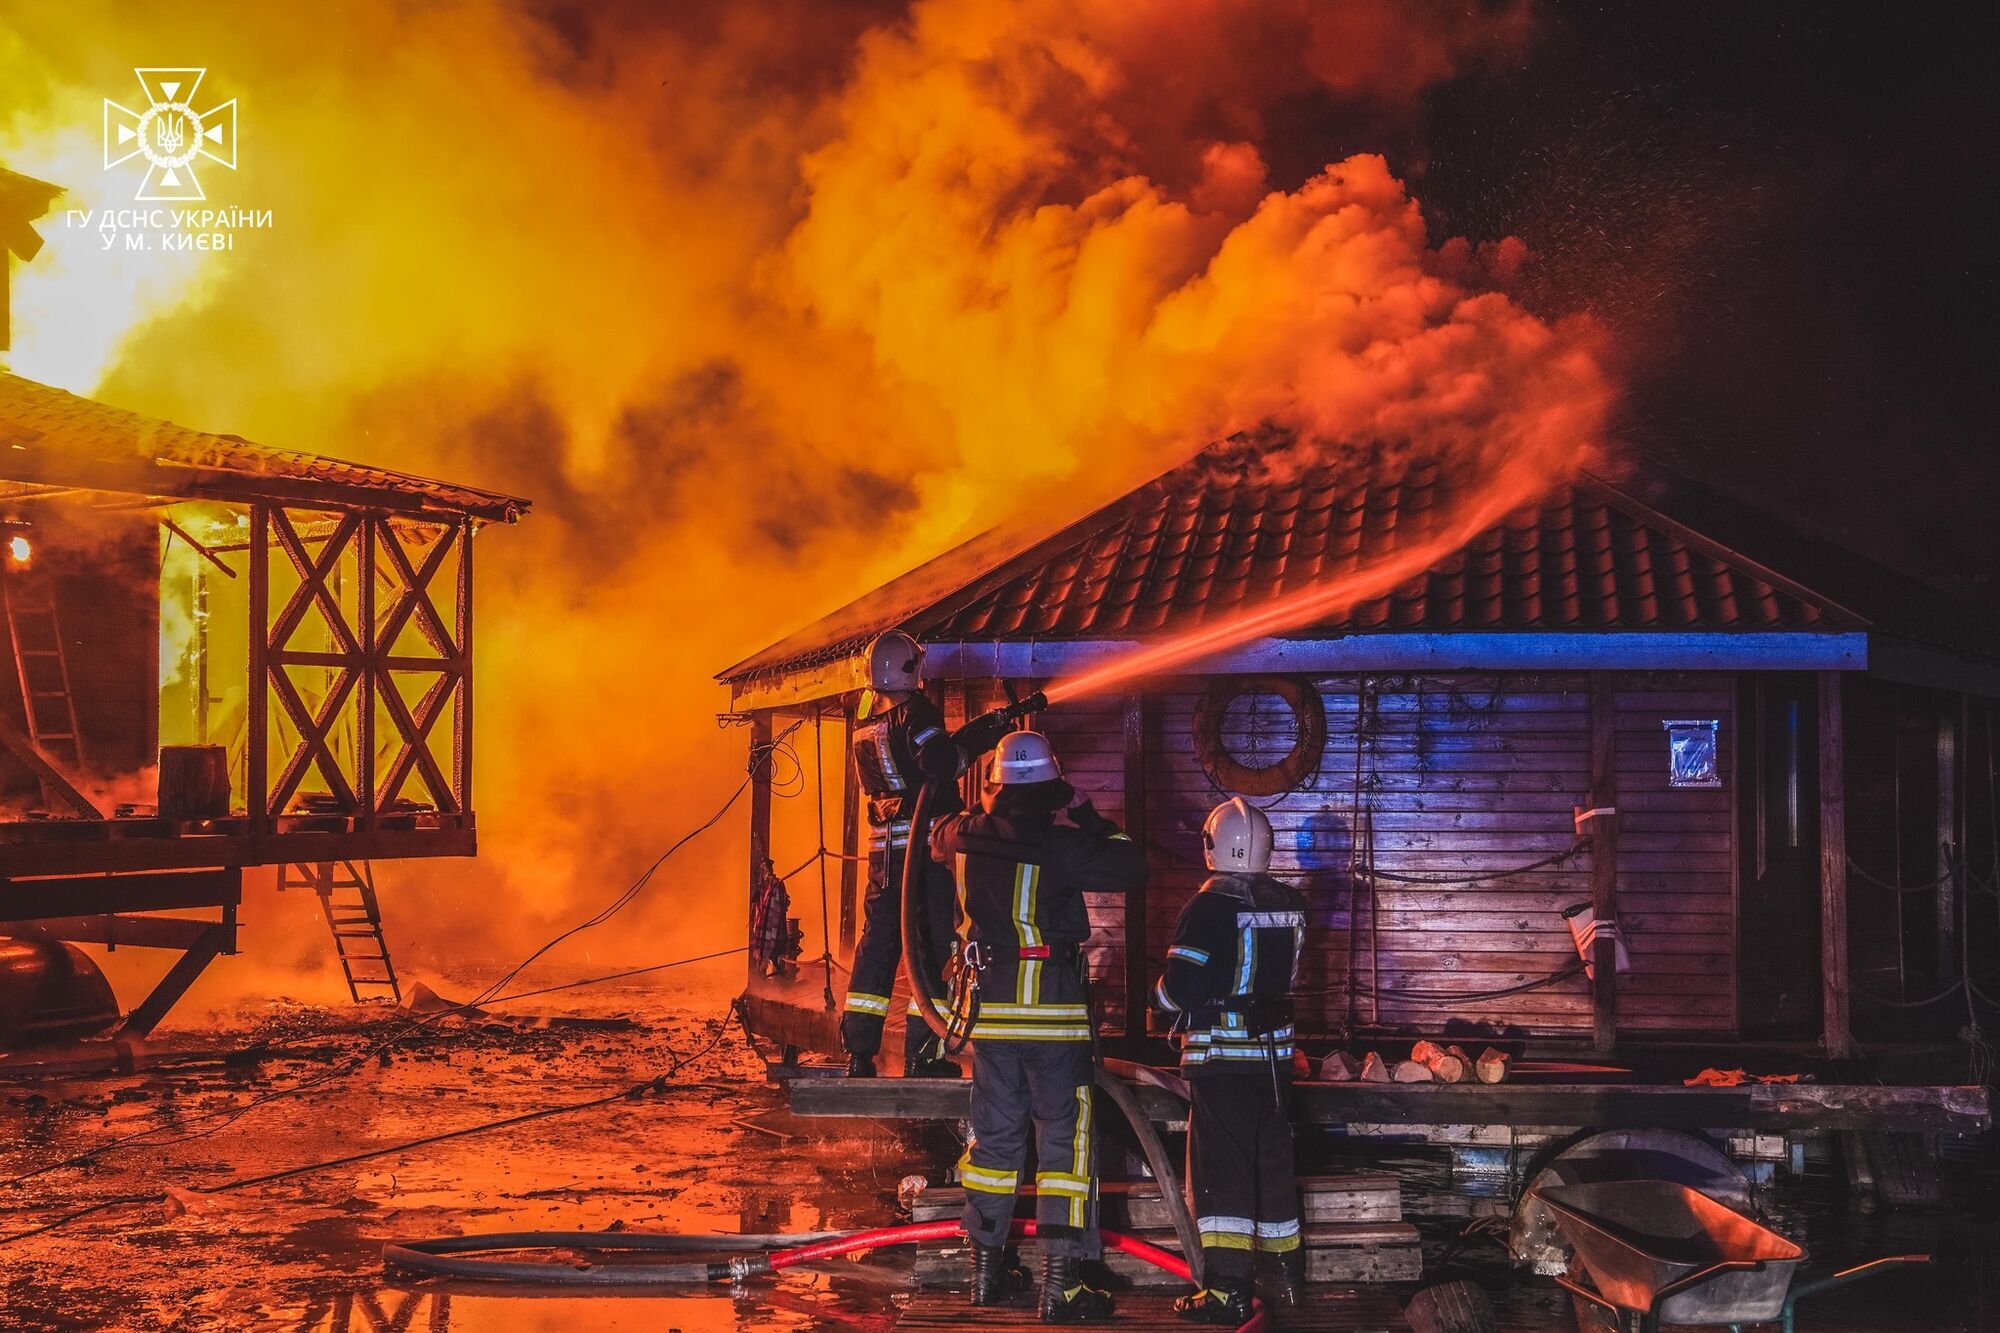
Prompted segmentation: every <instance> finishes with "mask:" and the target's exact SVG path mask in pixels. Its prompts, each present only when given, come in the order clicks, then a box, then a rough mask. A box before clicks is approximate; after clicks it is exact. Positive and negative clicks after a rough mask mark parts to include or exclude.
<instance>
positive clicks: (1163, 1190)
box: [902, 695, 1201, 1284]
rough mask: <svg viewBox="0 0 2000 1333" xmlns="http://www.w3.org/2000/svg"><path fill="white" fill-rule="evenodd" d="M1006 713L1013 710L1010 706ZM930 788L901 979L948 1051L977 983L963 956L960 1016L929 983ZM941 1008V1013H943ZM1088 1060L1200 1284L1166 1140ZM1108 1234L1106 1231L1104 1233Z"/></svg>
mask: <svg viewBox="0 0 2000 1333" xmlns="http://www.w3.org/2000/svg"><path fill="white" fill-rule="evenodd" d="M1039 698H1040V696H1039V695H1037V696H1031V697H1030V698H1028V699H1025V700H1023V701H1022V703H1021V704H1016V705H1014V708H1022V709H1023V711H1024V712H1025V711H1026V710H1025V708H1023V705H1030V704H1034V703H1035V702H1036V701H1037V700H1038V699H1039ZM1008 711H1009V712H1012V711H1013V709H1009V710H1008ZM933 791H934V788H933V786H932V784H931V783H929V782H926V783H924V784H923V785H922V786H920V787H919V788H918V789H917V800H916V804H915V806H914V807H912V809H911V811H910V841H909V845H908V846H907V847H906V848H905V849H904V852H903V885H902V888H903V893H902V898H903V903H902V906H903V920H902V927H903V979H904V980H905V981H906V982H908V983H909V987H910V995H911V996H912V998H913V999H914V1001H915V1003H916V1006H917V1012H918V1013H919V1014H920V1015H921V1016H922V1018H923V1020H924V1025H925V1026H926V1027H928V1028H929V1029H930V1030H931V1031H932V1032H933V1033H935V1034H936V1035H937V1038H938V1040H939V1041H940V1042H941V1043H945V1044H946V1049H947V1051H950V1050H955V1049H956V1048H955V1047H953V1046H951V1045H950V1043H952V1042H953V1041H957V1042H959V1044H960V1045H963V1044H964V1041H966V1040H968V1039H970V1037H971V1034H972V1028H973V1023H974V1021H975V1019H976V1017H977V1012H978V986H977V982H976V979H971V980H967V979H966V978H965V974H966V973H968V972H970V971H971V970H972V969H971V968H970V967H969V966H968V965H967V964H966V963H965V961H964V960H963V959H961V961H960V978H961V981H960V984H959V985H957V986H956V987H954V989H955V990H957V991H958V993H959V998H963V999H966V1000H967V1003H968V1009H969V1012H966V1013H964V1014H961V1013H959V1011H958V1009H957V1008H956V1006H955V1005H953V1004H949V1003H947V1002H946V999H945V997H944V996H941V995H939V994H938V993H937V989H936V988H935V987H934V986H933V985H932V984H931V978H932V977H934V976H936V975H938V972H937V970H936V969H935V968H934V967H933V966H932V960H931V958H930V955H929V951H928V949H927V948H926V947H925V946H926V942H927V940H928V939H929V935H928V933H927V932H926V931H925V929H924V925H925V922H924V916H923V913H924V895H923V869H922V868H923V865H924V863H925V862H926V861H928V860H929V859H930V806H931V796H932V793H933ZM968 997H969V998H968ZM940 1010H943V1011H944V1012H943V1013H942V1014H941V1013H940ZM1095 1031H1096V1025H1095V1020H1093V1022H1092V1033H1093V1035H1094V1034H1095ZM961 1033H962V1034H963V1035H962V1036H961V1035H960V1034H961ZM1091 1053H1092V1055H1093V1056H1095V1055H1096V1046H1095V1042H1094V1040H1093V1044H1092V1048H1091ZM1092 1064H1093V1067H1094V1069H1095V1070H1096V1073H1095V1082H1096V1085H1097V1087H1098V1089H1099V1090H1100V1091H1102V1092H1103V1093H1104V1095H1105V1097H1106V1098H1107V1099H1109V1100H1110V1102H1111V1104H1112V1105H1113V1106H1115V1107H1117V1108H1118V1111H1119V1114H1121V1115H1123V1116H1124V1117H1125V1123H1126V1124H1127V1125H1128V1126H1129V1127H1130V1128H1131V1130H1132V1137H1133V1138H1134V1139H1136V1140H1137V1141H1138V1144H1139V1152H1140V1155H1141V1156H1142V1157H1144V1158H1145V1160H1146V1169H1147V1170H1148V1171H1150V1172H1151V1173H1152V1176H1153V1179H1154V1180H1156V1181H1158V1182H1159V1183H1160V1199H1161V1202H1162V1203H1164V1204H1165V1205H1166V1209H1167V1216H1168V1217H1169V1218H1170V1219H1172V1221H1173V1224H1174V1235H1175V1237H1176V1238H1177V1239H1178V1240H1179V1241H1180V1244H1181V1253H1182V1254H1185V1255H1187V1256H1188V1266H1190V1267H1191V1268H1192V1271H1193V1280H1194V1281H1195V1282H1196V1283H1197V1284H1199V1283H1200V1281H1201V1233H1200V1232H1199V1231H1198V1230H1196V1228H1195V1224H1194V1215H1193V1213H1192V1212H1190V1211H1189V1209H1188V1204H1187V1200H1186V1199H1185V1198H1184V1197H1182V1195H1181V1192H1180V1190H1179V1189H1178V1188H1176V1185H1177V1183H1178V1179H1179V1178H1178V1177H1177V1176H1176V1175H1175V1174H1174V1169H1173V1163H1172V1160H1171V1159H1170V1158H1168V1156H1167V1149H1166V1144H1165V1143H1163V1142H1162V1141H1161V1139H1160V1135H1159V1131H1157V1130H1156V1129H1154V1128H1153V1122H1152V1121H1150V1120H1148V1119H1147V1118H1146V1115H1145V1112H1144V1111H1142V1110H1141V1109H1140V1107H1139V1101H1138V1099H1137V1098H1136V1097H1134V1096H1133V1095H1132V1090H1131V1088H1129V1087H1128V1086H1126V1084H1125V1081H1124V1080H1123V1079H1121V1078H1119V1077H1118V1076H1117V1075H1116V1074H1114V1073H1112V1072H1111V1071H1110V1070H1108V1069H1106V1068H1105V1067H1104V1062H1103V1060H1101V1059H1093V1061H1092ZM1109 1234H1110V1233H1108V1232H1107V1233H1106V1235H1107V1237H1108V1236H1109Z"/></svg>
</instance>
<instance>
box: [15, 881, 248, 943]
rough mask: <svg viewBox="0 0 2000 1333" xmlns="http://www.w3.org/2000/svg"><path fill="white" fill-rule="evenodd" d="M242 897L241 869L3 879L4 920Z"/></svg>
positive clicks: (162, 908)
mask: <svg viewBox="0 0 2000 1333" xmlns="http://www.w3.org/2000/svg"><path fill="white" fill-rule="evenodd" d="M242 900H243V872H242V871H241V870H196V871H182V872H178V873H173V872H168V873H156V874H145V873H141V874H130V875H82V876H78V877H76V878H74V879H34V880H4V881H0V921H40V920H43V919H45V918H49V917H98V916H104V915H106V914H107V913H112V912H173V911H180V910H184V909H187V908H199V907H233V906H235V905H236V904H237V903H239V902H241V901H242ZM182 947H186V946H182Z"/></svg>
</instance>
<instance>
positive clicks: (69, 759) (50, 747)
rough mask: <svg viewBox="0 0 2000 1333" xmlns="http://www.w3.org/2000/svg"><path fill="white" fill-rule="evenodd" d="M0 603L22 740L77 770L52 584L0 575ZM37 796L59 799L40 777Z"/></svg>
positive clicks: (79, 741) (78, 748) (76, 734)
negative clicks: (24, 729) (17, 689)
mask: <svg viewBox="0 0 2000 1333" xmlns="http://www.w3.org/2000/svg"><path fill="white" fill-rule="evenodd" d="M0 604H4V605H5V608H6V614H7V638H8V640H9V641H10V642H11V643H12V644H13V647H14V671H15V674H16V675H18V676H19V677H20V680H21V711H22V714H23V720H24V721H26V723H27V724H28V739H29V740H31V741H33V742H34V743H35V746H36V748H38V749H40V750H41V751H42V753H43V754H45V755H47V756H48V757H49V759H51V760H53V761H55V762H56V763H59V764H62V765H64V766H65V767H67V769H68V770H69V772H70V773H72V774H75V773H80V772H82V771H83V738H82V734H81V732H80V730H79V729H78V727H77V725H76V699H75V697H74V696H73V695H72V694H71V693H70V687H69V657H68V655H67V654H66V653H65V652H64V651H63V632H62V617H61V615H60V614H59V613H58V612H57V611H56V594H55V585H54V584H53V583H51V582H50V581H49V580H47V579H34V580H32V581H25V580H23V578H22V577H21V575H19V574H10V575H8V576H6V577H0ZM42 786H43V797H44V798H45V799H46V800H48V801H49V802H51V803H52V804H53V803H55V802H56V801H58V800H59V799H60V798H59V797H58V796H57V794H56V793H55V792H52V791H49V790H48V784H47V783H46V782H44V783H43V784H42Z"/></svg>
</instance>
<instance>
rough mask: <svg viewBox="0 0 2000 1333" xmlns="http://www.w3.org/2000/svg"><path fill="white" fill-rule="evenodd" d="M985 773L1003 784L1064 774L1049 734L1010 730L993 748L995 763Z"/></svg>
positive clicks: (1051, 778) (1047, 779) (1016, 784)
mask: <svg viewBox="0 0 2000 1333" xmlns="http://www.w3.org/2000/svg"><path fill="white" fill-rule="evenodd" d="M986 776H987V779H988V780H989V781H991V782H994V783H997V784H998V785H1000V786H1002V787H1019V786H1025V785H1026V784H1028V783H1030V782H1054V781H1056V780H1057V779H1058V778H1060V777H1062V765H1061V764H1059V763H1057V762H1056V752H1055V750H1054V749H1053V748H1052V747H1051V746H1050V745H1049V738H1048V737H1047V736H1044V735H1042V733H1041V732H1039V731H1010V732H1008V733H1007V734H1006V735H1005V736H1002V737H1001V738H1000V744H998V745H996V746H995V747H994V748H993V763H992V765H991V767H989V768H988V769H987V770H986Z"/></svg>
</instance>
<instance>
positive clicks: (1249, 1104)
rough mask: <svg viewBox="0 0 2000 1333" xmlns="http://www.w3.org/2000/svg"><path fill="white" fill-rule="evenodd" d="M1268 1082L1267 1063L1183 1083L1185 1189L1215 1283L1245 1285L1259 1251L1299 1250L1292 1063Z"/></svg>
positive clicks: (1233, 1066) (1218, 1070)
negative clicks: (1186, 1103)
mask: <svg viewBox="0 0 2000 1333" xmlns="http://www.w3.org/2000/svg"><path fill="white" fill-rule="evenodd" d="M1239 1066H1240V1067H1239ZM1271 1075H1272V1066H1271V1063H1270V1062H1269V1061H1266V1060H1244V1061H1240V1062H1239V1061H1216V1062H1213V1063H1211V1064H1209V1065H1208V1066H1207V1067H1205V1068H1202V1069H1199V1070H1196V1071H1194V1072H1193V1073H1192V1074H1191V1075H1190V1077H1189V1078H1188V1090H1189V1095H1190V1096H1191V1098H1192V1100H1193V1103H1194V1104H1193V1106H1192V1107H1191V1108H1190V1111H1189V1114H1188V1185H1189V1190H1190V1192H1191V1193H1192V1195H1193V1197H1194V1212H1195V1227H1196V1229H1197V1230H1199V1231H1200V1232H1201V1256H1202V1265H1203V1268H1202V1275H1203V1277H1204V1278H1205V1279H1206V1280H1207V1281H1208V1282H1210V1283H1212V1284H1214V1283H1228V1284H1231V1285H1235V1286H1248V1285H1249V1284H1250V1281H1251V1278H1252V1277H1253V1276H1254V1273H1255V1268H1256V1255H1257V1254H1258V1253H1259V1252H1260V1251H1261V1252H1262V1253H1265V1254H1279V1255H1287V1256H1289V1255H1291V1254H1293V1253H1294V1252H1295V1251H1297V1250H1298V1248H1299V1182H1298V1177H1297V1175H1296V1174H1295V1172H1294V1169H1293V1166H1292V1075H1291V1069H1290V1067H1289V1064H1280V1066H1279V1068H1278V1074H1277V1081H1276V1084H1275V1086H1274V1085H1273V1082H1272V1076H1271ZM1288 1262H1295V1261H1288Z"/></svg>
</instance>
